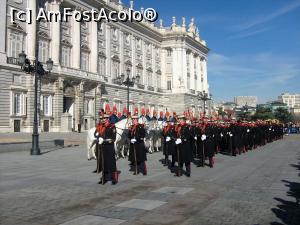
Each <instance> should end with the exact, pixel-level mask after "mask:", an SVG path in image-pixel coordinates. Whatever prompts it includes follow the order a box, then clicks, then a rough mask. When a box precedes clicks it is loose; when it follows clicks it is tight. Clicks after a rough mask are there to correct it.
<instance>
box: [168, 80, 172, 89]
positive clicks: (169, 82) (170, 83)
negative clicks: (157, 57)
mask: <svg viewBox="0 0 300 225" xmlns="http://www.w3.org/2000/svg"><path fill="white" fill-rule="evenodd" d="M167 90H169V91H170V90H172V81H171V80H168V81H167Z"/></svg>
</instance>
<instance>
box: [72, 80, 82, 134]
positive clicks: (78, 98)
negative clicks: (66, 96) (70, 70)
mask: <svg viewBox="0 0 300 225" xmlns="http://www.w3.org/2000/svg"><path fill="white" fill-rule="evenodd" d="M83 87H84V82H83V81H82V82H81V83H80V84H79V85H78V86H77V87H76V94H75V114H74V116H75V130H76V131H78V124H81V125H83V124H82V121H81V119H82V118H83V115H84V108H83V99H84V90H83ZM82 130H83V127H81V131H82Z"/></svg>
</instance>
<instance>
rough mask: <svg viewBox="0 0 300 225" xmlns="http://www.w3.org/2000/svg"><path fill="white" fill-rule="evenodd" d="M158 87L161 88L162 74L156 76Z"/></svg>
mask: <svg viewBox="0 0 300 225" xmlns="http://www.w3.org/2000/svg"><path fill="white" fill-rule="evenodd" d="M156 85H157V88H161V76H160V74H157V75H156Z"/></svg>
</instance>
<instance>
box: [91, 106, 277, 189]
mask: <svg viewBox="0 0 300 225" xmlns="http://www.w3.org/2000/svg"><path fill="white" fill-rule="evenodd" d="M101 114H102V117H101V118H100V119H101V120H100V121H99V123H98V124H97V126H96V131H95V138H96V139H97V147H96V155H97V169H96V171H95V172H97V173H101V179H100V182H99V183H102V184H104V183H106V182H107V181H112V184H116V183H117V182H118V174H119V172H118V171H117V167H116V158H115V149H114V142H115V139H116V128H115V126H114V122H116V121H119V120H121V119H125V118H128V117H131V119H132V126H131V127H130V128H129V131H128V139H129V140H130V146H129V157H128V160H129V161H130V163H131V164H130V165H131V170H132V171H133V172H134V173H133V174H134V175H137V174H139V173H142V174H143V175H147V166H146V161H147V150H146V147H145V136H146V129H145V125H144V124H141V123H139V115H138V109H137V108H136V109H135V110H134V113H133V115H132V116H131V114H130V113H128V112H127V109H126V108H124V110H123V115H121V116H120V113H117V110H116V108H114V110H113V112H112V113H110V110H109V107H108V108H106V109H105V113H104V110H102V112H101ZM117 114H119V116H116V115H117ZM156 115H157V113H156V112H153V114H152V117H151V116H150V112H149V110H145V109H142V110H141V116H143V117H144V118H145V119H146V121H153V120H157V121H163V129H162V148H163V155H164V159H163V160H162V161H163V164H164V166H168V167H169V169H170V170H171V172H173V173H175V175H176V176H182V175H183V174H185V175H186V176H187V177H190V176H191V163H192V162H194V163H195V164H196V165H197V167H204V166H206V165H208V166H209V167H211V168H213V167H214V165H215V155H216V154H218V153H220V152H221V153H222V154H227V155H230V156H237V155H240V154H244V153H246V152H248V151H251V150H255V149H257V147H258V146H263V145H266V144H267V143H270V142H273V141H276V140H278V139H282V138H283V126H282V124H280V123H279V122H278V121H275V120H269V121H255V122H254V121H241V120H238V121H236V120H217V119H212V118H210V119H209V118H206V117H201V118H200V119H196V118H195V117H193V116H192V115H191V114H190V113H184V114H183V115H180V116H177V115H176V112H173V114H172V116H171V114H170V113H169V112H168V111H167V112H166V114H165V115H164V114H163V112H160V113H159V118H157V117H156ZM141 121H143V120H141ZM183 166H185V167H184V168H183Z"/></svg>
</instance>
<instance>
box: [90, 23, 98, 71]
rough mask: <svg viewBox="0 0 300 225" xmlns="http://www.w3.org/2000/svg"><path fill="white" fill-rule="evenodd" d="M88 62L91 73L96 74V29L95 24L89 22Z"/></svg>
mask: <svg viewBox="0 0 300 225" xmlns="http://www.w3.org/2000/svg"><path fill="white" fill-rule="evenodd" d="M90 24H91V25H90V28H91V29H90V49H91V54H90V56H91V57H90V59H91V60H90V62H91V67H90V68H91V72H92V73H97V72H98V29H97V22H95V21H91V22H90Z"/></svg>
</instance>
